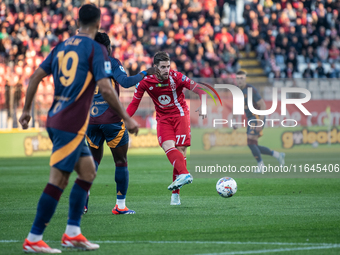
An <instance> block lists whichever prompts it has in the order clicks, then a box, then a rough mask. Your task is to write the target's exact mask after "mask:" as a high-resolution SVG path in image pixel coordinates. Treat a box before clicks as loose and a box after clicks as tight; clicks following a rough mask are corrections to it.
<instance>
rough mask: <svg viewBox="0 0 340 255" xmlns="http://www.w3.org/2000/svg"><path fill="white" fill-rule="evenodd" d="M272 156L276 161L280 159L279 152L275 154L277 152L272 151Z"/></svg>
mask: <svg viewBox="0 0 340 255" xmlns="http://www.w3.org/2000/svg"><path fill="white" fill-rule="evenodd" d="M272 156H273V157H274V158H276V159H278V158H279V157H280V152H277V151H273V154H272Z"/></svg>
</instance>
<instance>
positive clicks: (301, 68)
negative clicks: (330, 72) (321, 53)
mask: <svg viewBox="0 0 340 255" xmlns="http://www.w3.org/2000/svg"><path fill="white" fill-rule="evenodd" d="M307 66H308V65H307V64H306V63H299V64H298V71H299V73H302V74H303V72H304V71H305V70H306V68H307Z"/></svg>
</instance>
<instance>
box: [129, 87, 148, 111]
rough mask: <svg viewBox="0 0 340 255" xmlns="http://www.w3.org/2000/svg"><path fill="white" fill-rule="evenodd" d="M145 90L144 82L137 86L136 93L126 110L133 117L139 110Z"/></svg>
mask: <svg viewBox="0 0 340 255" xmlns="http://www.w3.org/2000/svg"><path fill="white" fill-rule="evenodd" d="M144 92H145V89H144V84H143V81H142V82H140V83H139V84H137V85H136V89H135V93H134V95H133V98H132V101H131V103H130V104H129V106H128V108H127V109H126V111H127V113H128V114H129V115H130V116H131V117H132V116H133V115H134V114H135V112H136V111H137V109H138V106H139V104H140V101H141V100H142V97H143V95H144Z"/></svg>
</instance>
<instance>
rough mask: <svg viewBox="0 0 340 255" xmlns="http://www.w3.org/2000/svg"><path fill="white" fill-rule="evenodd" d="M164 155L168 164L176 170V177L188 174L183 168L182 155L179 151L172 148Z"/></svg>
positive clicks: (184, 167)
mask: <svg viewBox="0 0 340 255" xmlns="http://www.w3.org/2000/svg"><path fill="white" fill-rule="evenodd" d="M165 154H166V156H167V157H168V159H169V161H170V163H171V164H172V165H173V166H174V168H176V170H177V174H178V175H180V174H188V173H189V172H188V170H187V168H186V166H185V160H184V157H183V154H182V153H180V151H179V150H177V149H176V148H174V147H173V148H170V149H169V150H167V151H166V152H165Z"/></svg>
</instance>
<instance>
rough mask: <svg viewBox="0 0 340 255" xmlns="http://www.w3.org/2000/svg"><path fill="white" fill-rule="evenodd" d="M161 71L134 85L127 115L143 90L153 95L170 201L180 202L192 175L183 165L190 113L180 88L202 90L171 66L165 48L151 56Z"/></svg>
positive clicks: (196, 91)
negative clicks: (170, 171)
mask: <svg viewBox="0 0 340 255" xmlns="http://www.w3.org/2000/svg"><path fill="white" fill-rule="evenodd" d="M153 64H154V66H156V67H158V69H159V70H160V75H158V76H157V75H156V76H155V75H150V76H147V77H144V79H143V80H142V81H141V82H139V83H138V84H137V85H136V90H135V93H134V97H133V99H132V102H131V103H130V105H129V106H128V108H127V110H126V111H127V112H128V114H129V115H130V116H133V114H134V113H135V112H136V110H137V108H138V105H139V103H140V101H141V99H142V97H143V94H144V92H145V91H146V92H147V93H148V94H149V96H150V97H151V98H152V100H153V103H154V104H155V109H156V120H157V137H158V142H159V145H160V146H161V147H162V148H163V150H164V151H165V154H166V155H167V157H168V159H169V161H170V163H171V164H172V165H173V167H174V169H173V183H171V184H170V186H169V187H168V189H169V190H172V196H171V202H170V204H171V205H180V198H179V189H180V188H181V187H182V186H183V185H185V184H188V183H191V182H192V180H193V178H192V176H191V174H190V173H189V172H188V170H187V168H186V151H187V147H188V146H190V140H191V133H190V114H189V108H188V106H187V104H186V102H185V100H184V94H183V89H184V88H186V89H190V90H191V91H193V92H195V93H197V94H199V95H200V97H201V94H204V92H203V91H202V90H200V89H199V85H198V84H197V83H196V82H194V81H192V80H190V79H189V78H188V77H186V76H185V75H183V74H182V73H180V72H177V71H174V70H170V58H169V55H168V54H167V53H166V52H162V51H160V52H157V53H156V54H155V56H154V60H153Z"/></svg>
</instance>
